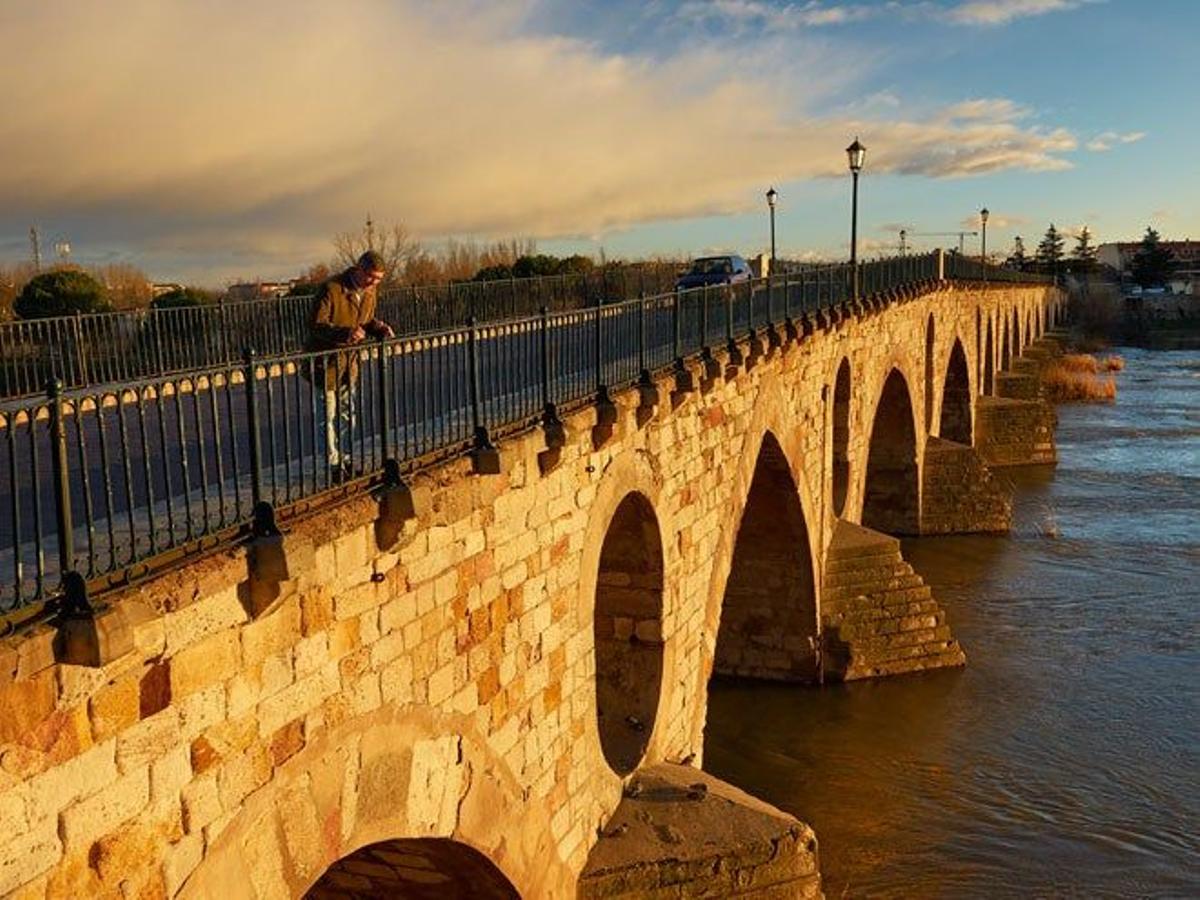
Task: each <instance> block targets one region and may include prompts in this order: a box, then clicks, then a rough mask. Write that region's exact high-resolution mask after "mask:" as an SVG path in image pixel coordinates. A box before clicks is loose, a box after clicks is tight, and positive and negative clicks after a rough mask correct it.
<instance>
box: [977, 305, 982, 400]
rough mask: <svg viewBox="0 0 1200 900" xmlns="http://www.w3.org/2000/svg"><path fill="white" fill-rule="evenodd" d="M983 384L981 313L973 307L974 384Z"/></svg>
mask: <svg viewBox="0 0 1200 900" xmlns="http://www.w3.org/2000/svg"><path fill="white" fill-rule="evenodd" d="M982 383H983V313H982V312H981V311H980V309H979V307H975V384H976V385H980V384H982Z"/></svg>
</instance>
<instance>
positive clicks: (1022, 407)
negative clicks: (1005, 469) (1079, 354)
mask: <svg viewBox="0 0 1200 900" xmlns="http://www.w3.org/2000/svg"><path fill="white" fill-rule="evenodd" d="M1060 353H1061V345H1060V344H1059V343H1058V341H1056V340H1054V339H1053V338H1049V337H1047V338H1041V339H1039V340H1037V341H1034V342H1032V343H1031V344H1030V345H1029V346H1027V347H1026V348H1025V351H1024V352H1023V354H1022V355H1021V356H1019V357H1016V358H1014V359H1013V361H1012V363H1011V364H1010V366H1009V368H1008V369H1004V370H1001V371H1000V372H997V373H996V386H995V389H996V395H995V396H994V397H988V396H985V397H980V398H979V400H978V401H977V403H978V405H977V408H976V420H977V426H976V431H977V435H978V438H977V443H976V446H977V449H978V451H979V455H980V457H981V458H982V459H983V460H984V462H986V463H987V465H989V466H991V467H993V468H997V467H1002V466H1024V465H1053V464H1054V463H1055V462H1057V461H1058V453H1057V451H1056V450H1055V447H1054V431H1055V428H1056V427H1057V425H1058V415H1057V414H1056V413H1055V410H1054V406H1053V405H1052V404H1050V403H1048V402H1047V401H1046V400H1045V398H1044V397H1043V396H1042V386H1041V371H1042V368H1043V367H1044V366H1045V364H1046V362H1047V361H1049V360H1051V359H1053V358H1054V357H1056V356H1058V355H1059V354H1060Z"/></svg>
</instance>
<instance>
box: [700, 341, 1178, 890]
mask: <svg viewBox="0 0 1200 900" xmlns="http://www.w3.org/2000/svg"><path fill="white" fill-rule="evenodd" d="M1123 353H1124V355H1125V357H1126V362H1127V367H1126V369H1125V371H1124V372H1123V373H1121V375H1120V376H1119V395H1118V402H1117V403H1116V404H1115V405H1113V406H1082V407H1063V408H1060V411H1059V412H1060V424H1059V431H1058V444H1059V453H1060V463H1059V466H1058V468H1057V470H1049V469H1041V470H1032V471H1019V472H1008V473H1005V477H1008V478H1011V479H1012V480H1013V482H1014V485H1015V488H1016V494H1015V508H1014V513H1015V526H1014V529H1013V532H1012V534H1011V535H1009V536H1006V537H951V538H937V539H924V540H917V541H909V542H906V544H905V555H906V557H907V558H908V559H909V561H910V562H911V563H912V564H913V566H914V567H915V568H916V569H917V570H918V571H919V572H920V573H921V574H922V575H923V576H924V577H925V578H926V580H927V581H928V582H929V583H930V584H931V585H932V586H933V587H934V590H935V592H936V594H937V596H938V597H939V599H940V600H941V602H942V603H943V605H944V606H945V607H946V608H947V610H948V612H949V616H950V621H951V624H952V625H953V627H954V629H955V633H956V635H957V636H958V638H959V639H960V640H961V641H962V644H963V646H964V647H965V649H966V651H967V656H968V665H967V668H966V669H965V670H961V671H947V672H937V673H931V674H925V675H917V676H911V677H905V678H899V679H893V680H885V681H880V682H875V683H860V684H853V685H849V686H841V687H830V688H826V689H824V690H822V691H815V690H802V689H794V688H781V687H771V686H746V685H737V686H730V685H716V684H715V685H714V688H713V691H712V695H711V706H710V712H709V726H708V739H707V744H706V748H705V765H706V768H708V769H710V770H711V771H713V772H714V773H716V774H717V775H719V776H721V777H723V778H726V779H728V780H730V781H733V782H734V783H737V784H739V785H741V786H743V787H745V788H747V789H748V790H750V791H752V792H754V793H756V794H758V795H760V796H762V797H764V798H766V799H768V800H770V801H772V802H774V803H776V804H777V805H779V806H781V807H783V808H784V809H787V810H789V811H791V812H793V813H795V814H796V815H798V816H800V817H801V818H802V819H804V820H806V821H808V822H809V823H810V824H812V825H813V827H814V828H815V829H816V831H817V834H818V836H819V837H820V840H821V854H822V868H823V870H824V873H825V876H826V891H827V895H828V896H830V897H842V896H845V897H905V898H908V897H920V898H925V897H946V898H971V897H1009V896H1013V897H1016V896H1020V897H1029V896H1038V897H1049V896H1055V897H1057V896H1063V897H1184V896H1200V878H1198V875H1197V873H1200V841H1198V839H1197V837H1196V834H1195V832H1194V827H1195V825H1196V823H1197V822H1200V798H1198V796H1197V790H1196V784H1197V783H1198V781H1200V749H1198V748H1200V740H1198V738H1200V727H1198V725H1200V716H1198V714H1197V710H1198V707H1197V702H1196V701H1197V693H1198V672H1200V670H1198V668H1197V662H1200V652H1198V647H1200V642H1198V641H1197V637H1198V634H1200V628H1198V626H1200V605H1198V604H1197V602H1196V601H1197V598H1198V596H1200V590H1198V589H1197V584H1198V583H1200V581H1198V579H1197V575H1198V574H1200V572H1198V566H1197V563H1198V562H1200V526H1198V525H1197V512H1198V511H1200V490H1198V488H1200V415H1198V414H1197V403H1196V399H1197V397H1198V396H1200V353H1196V352H1194V351H1189V352H1185V353H1158V354H1155V353H1150V352H1145V351H1136V350H1129V351H1123ZM1053 535H1057V537H1054V536H1053Z"/></svg>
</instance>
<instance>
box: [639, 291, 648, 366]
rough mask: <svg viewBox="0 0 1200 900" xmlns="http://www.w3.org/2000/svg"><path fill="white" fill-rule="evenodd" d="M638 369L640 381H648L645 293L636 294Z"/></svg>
mask: <svg viewBox="0 0 1200 900" xmlns="http://www.w3.org/2000/svg"><path fill="white" fill-rule="evenodd" d="M638 369H639V370H641V373H642V380H643V381H649V379H650V369H649V367H648V366H647V365H646V293H645V291H643V292H641V293H640V294H638Z"/></svg>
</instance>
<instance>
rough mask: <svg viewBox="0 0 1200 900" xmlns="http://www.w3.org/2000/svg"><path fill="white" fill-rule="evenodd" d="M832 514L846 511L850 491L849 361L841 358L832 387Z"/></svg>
mask: <svg viewBox="0 0 1200 900" xmlns="http://www.w3.org/2000/svg"><path fill="white" fill-rule="evenodd" d="M832 475H833V484H832V488H833V514H834V515H835V516H840V515H841V514H842V512H843V511H844V510H845V509H846V495H847V493H849V491H850V360H849V358H847V357H843V358H842V362H841V365H839V366H838V370H837V378H836V380H835V381H834V387H833V472H832Z"/></svg>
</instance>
